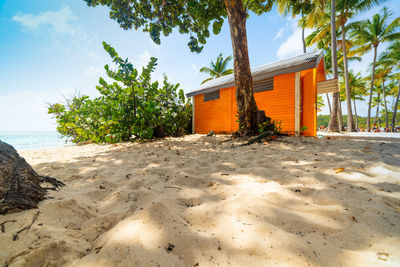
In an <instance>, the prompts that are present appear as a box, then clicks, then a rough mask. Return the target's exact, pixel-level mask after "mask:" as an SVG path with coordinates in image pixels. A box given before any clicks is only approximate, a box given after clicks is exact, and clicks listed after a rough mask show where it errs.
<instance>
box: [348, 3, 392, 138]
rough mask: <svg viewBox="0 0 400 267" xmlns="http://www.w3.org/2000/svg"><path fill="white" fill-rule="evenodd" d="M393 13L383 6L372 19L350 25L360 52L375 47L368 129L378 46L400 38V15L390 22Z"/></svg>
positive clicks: (351, 33)
mask: <svg viewBox="0 0 400 267" xmlns="http://www.w3.org/2000/svg"><path fill="white" fill-rule="evenodd" d="M391 15H392V13H391V12H389V11H388V10H387V9H386V8H383V9H382V11H381V13H379V14H375V15H374V16H373V17H372V19H371V20H370V19H367V20H363V21H359V22H355V23H353V24H352V25H350V28H351V31H350V36H351V37H352V38H353V39H354V40H355V43H356V45H359V48H358V53H360V54H365V53H366V52H368V51H370V50H371V49H373V51H374V59H373V61H372V73H371V83H370V96H369V103H368V118H367V129H368V131H370V129H371V121H370V120H371V105H372V91H373V88H374V81H375V67H376V58H377V54H378V47H379V45H380V44H381V43H383V42H387V41H393V40H400V32H395V31H396V30H397V29H398V27H399V26H400V23H399V22H400V17H399V18H396V19H394V20H393V21H392V22H390V23H389V24H388V22H389V19H390V17H391Z"/></svg>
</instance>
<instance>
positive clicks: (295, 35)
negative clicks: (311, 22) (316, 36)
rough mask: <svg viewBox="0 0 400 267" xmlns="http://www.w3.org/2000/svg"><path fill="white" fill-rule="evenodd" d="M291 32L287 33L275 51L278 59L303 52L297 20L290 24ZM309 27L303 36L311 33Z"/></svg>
mask: <svg viewBox="0 0 400 267" xmlns="http://www.w3.org/2000/svg"><path fill="white" fill-rule="evenodd" d="M291 28H292V34H291V35H289V36H288V37H287V38H286V40H285V41H284V42H283V43H282V44H281V45H280V46H279V49H278V52H277V53H276V55H277V57H278V58H279V59H283V58H288V57H291V56H296V55H299V54H301V53H303V42H302V39H301V31H302V30H301V28H300V27H298V24H297V21H293V22H292V24H291ZM311 31H312V30H311V29H306V30H305V36H307V35H308V34H310V33H311ZM309 49H310V48H308V50H309Z"/></svg>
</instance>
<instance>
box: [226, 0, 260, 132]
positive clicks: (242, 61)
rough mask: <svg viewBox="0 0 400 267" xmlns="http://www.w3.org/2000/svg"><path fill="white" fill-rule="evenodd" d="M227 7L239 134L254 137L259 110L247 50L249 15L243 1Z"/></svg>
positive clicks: (234, 0)
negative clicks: (247, 19)
mask: <svg viewBox="0 0 400 267" xmlns="http://www.w3.org/2000/svg"><path fill="white" fill-rule="evenodd" d="M225 5H226V8H227V12H228V21H229V28H230V32H231V40H232V48H233V63H234V75H235V86H236V102H237V108H238V113H239V133H241V134H242V135H244V136H248V135H254V134H256V133H257V131H258V125H257V111H258V108H257V104H256V101H255V99H254V94H253V80H252V76H251V69H250V61H249V53H248V48H247V33H246V16H247V14H246V11H245V10H244V7H243V3H242V1H241V0H225Z"/></svg>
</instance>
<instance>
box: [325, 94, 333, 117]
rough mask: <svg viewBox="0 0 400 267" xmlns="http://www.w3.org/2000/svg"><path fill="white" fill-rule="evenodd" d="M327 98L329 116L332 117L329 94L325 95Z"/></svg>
mask: <svg viewBox="0 0 400 267" xmlns="http://www.w3.org/2000/svg"><path fill="white" fill-rule="evenodd" d="M325 96H326V100H327V102H328V107H329V115H331V116H332V108H331V100H330V99H329V95H328V94H325Z"/></svg>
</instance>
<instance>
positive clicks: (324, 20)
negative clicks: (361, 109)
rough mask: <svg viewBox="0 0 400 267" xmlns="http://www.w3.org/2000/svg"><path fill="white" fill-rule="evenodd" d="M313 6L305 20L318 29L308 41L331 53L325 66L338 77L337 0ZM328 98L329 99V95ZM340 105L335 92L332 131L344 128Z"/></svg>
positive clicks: (337, 94)
mask: <svg viewBox="0 0 400 267" xmlns="http://www.w3.org/2000/svg"><path fill="white" fill-rule="evenodd" d="M313 7H314V8H313V9H312V10H311V12H310V13H309V14H308V15H307V16H306V17H305V18H304V20H305V21H306V22H305V23H306V25H307V26H308V27H312V28H316V30H315V31H314V32H313V33H312V34H311V35H310V36H308V37H307V39H306V43H307V45H309V46H310V45H313V44H317V48H319V49H323V50H324V51H325V55H326V58H328V55H329V57H330V59H331V65H330V64H327V63H328V62H326V65H325V67H326V70H327V72H331V73H332V76H333V78H334V79H337V78H338V71H337V42H336V22H335V21H336V11H335V10H336V9H335V8H336V0H331V2H330V5H329V4H328V1H326V0H325V1H324V0H315V1H314V6H313ZM329 13H330V14H331V15H330V16H329ZM328 67H329V68H328ZM327 98H328V99H329V97H328V95H327ZM339 106H340V99H339V93H333V95H332V109H331V116H330V118H329V124H328V131H330V132H339V131H340V130H341V129H342V119H341V117H342V116H341V109H340V107H339Z"/></svg>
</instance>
